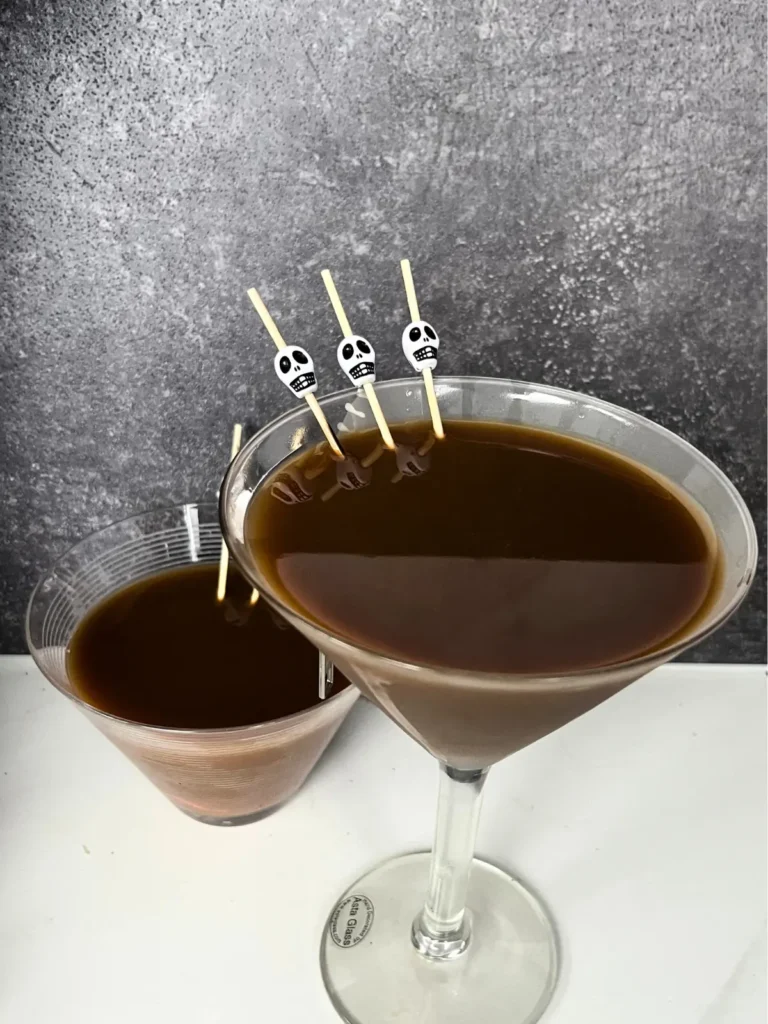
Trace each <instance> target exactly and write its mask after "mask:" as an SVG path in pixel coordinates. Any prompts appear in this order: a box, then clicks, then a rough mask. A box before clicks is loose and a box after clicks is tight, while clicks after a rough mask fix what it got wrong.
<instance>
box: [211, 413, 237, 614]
mask: <svg viewBox="0 0 768 1024" xmlns="http://www.w3.org/2000/svg"><path fill="white" fill-rule="evenodd" d="M242 439H243V424H242V423H236V424H235V425H234V427H233V428H232V450H231V452H230V455H229V461H230V462H231V461H232V459H234V457H235V456H236V455H237V453H238V452H239V451H240V443H241V441H242ZM228 569H229V548H228V547H227V545H226V542H225V541H224V538H223V537H222V539H221V554H220V555H219V580H218V583H217V585H216V600H217V601H223V600H224V595H225V594H226V592H227V571H228Z"/></svg>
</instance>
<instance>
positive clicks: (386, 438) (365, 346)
mask: <svg viewBox="0 0 768 1024" xmlns="http://www.w3.org/2000/svg"><path fill="white" fill-rule="evenodd" d="M321 276H322V278H323V283H324V284H325V287H326V290H327V292H328V298H329V299H330V300H331V305H332V306H333V311H334V313H335V314H336V319H337V320H338V321H339V327H341V333H342V334H343V335H344V337H343V338H342V339H341V341H340V342H339V346H338V348H337V349H336V356H337V358H338V360H339V365H340V366H341V368H342V370H343V371H344V373H346V375H347V377H348V378H349V379H350V381H351V382H352V383H353V384H355V385H356V386H357V387H362V389H363V391H364V392H365V397H366V398H367V399H368V402H369V403H370V406H371V412H372V413H373V418H374V419H375V420H376V426H377V427H378V428H379V433H380V434H381V439H382V441H383V442H384V444H385V445H386V446H387V448H389V449H390V450H391V451H394V450H395V442H394V439H393V437H392V433H391V431H390V429H389V425H388V424H387V421H386V419H385V418H384V413H383V412H382V408H381V405H380V404H379V399H378V397H377V395H376V392H375V390H374V387H373V382H374V381H375V380H376V354H375V352H374V351H373V346H372V345H371V343H370V342H369V341H366V340H365V338H361V337H360V336H359V335H358V334H353V333H352V328H351V327H350V326H349V320H348V319H347V314H346V313H345V312H344V307H343V306H342V304H341V299H340V298H339V293H338V291H337V290H336V285H335V284H334V283H333V278H332V277H331V272H330V270H324V271H323V272H322V275H321Z"/></svg>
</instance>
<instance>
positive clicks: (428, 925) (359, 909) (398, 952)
mask: <svg viewBox="0 0 768 1024" xmlns="http://www.w3.org/2000/svg"><path fill="white" fill-rule="evenodd" d="M376 391H377V394H378V396H379V400H380V402H381V405H382V408H383V410H384V414H385V416H386V418H387V420H388V422H389V423H390V425H391V426H396V425H397V424H403V423H407V422H413V421H414V420H423V421H428V419H429V412H428V407H427V404H426V396H425V395H424V392H423V388H422V385H421V382H420V381H418V380H412V379H411V380H398V381H391V382H388V383H386V384H380V385H377V388H376ZM437 391H438V397H439V402H440V409H441V412H442V416H443V419H444V421H446V422H447V423H450V421H451V420H481V421H486V422H497V423H498V422H501V423H514V424H520V425H523V426H529V427H536V428H540V429H544V430H551V431H554V432H557V433H559V434H561V435H562V434H564V435H568V436H571V437H575V438H580V439H583V440H585V441H588V442H591V443H593V444H595V443H596V444H598V445H602V446H604V447H606V448H608V449H610V450H612V451H614V452H617V453H619V454H621V455H623V456H626V457H628V458H630V459H632V460H634V462H635V463H638V464H639V465H640V466H642V467H644V468H645V469H646V470H649V471H651V472H652V473H654V474H656V475H660V476H661V477H663V478H664V479H665V480H666V481H667V482H668V483H669V484H670V485H671V487H672V488H673V489H674V488H676V489H677V490H678V491H679V492H681V495H682V496H683V497H685V499H686V500H687V501H688V502H689V503H694V504H695V505H697V506H698V509H699V511H700V513H701V515H702V518H703V521H704V522H706V523H707V526H708V528H709V527H711V531H712V536H713V539H714V541H715V542H716V544H717V547H718V556H719V560H720V566H721V574H720V582H719V590H718V592H717V593H716V595H715V597H714V599H713V600H711V601H710V603H709V604H708V606H707V607H706V612H705V614H703V616H700V617H699V618H698V619H696V620H694V625H693V626H692V627H691V629H690V631H689V632H688V633H683V635H682V636H680V635H677V636H676V637H675V638H674V639H673V640H672V641H671V642H670V643H669V644H668V645H667V646H666V647H663V648H661V649H657V650H654V651H653V653H651V654H647V655H645V656H643V657H635V658H632V659H631V660H627V661H625V662H622V663H619V664H612V665H610V666H608V667H603V668H598V669H592V670H589V671H587V672H585V671H580V672H578V673H571V674H561V675H558V676H547V677H544V676H522V675H498V674H495V675H493V674H489V673H481V672H476V673H473V672H468V671H466V670H463V671H453V670H451V669H450V668H443V667H441V668H436V667H434V666H432V667H430V666H429V665H421V664H412V663H407V662H404V661H398V660H397V659H396V658H393V657H391V656H389V655H387V654H384V653H383V652H381V651H376V650H375V649H371V648H370V647H366V646H362V645H358V644H355V643H352V642H350V641H349V639H345V638H344V637H342V636H340V635H336V634H334V633H333V632H332V631H330V630H328V629H326V628H323V627H322V626H321V625H319V624H318V623H317V622H316V621H313V620H310V619H309V618H306V617H304V616H303V615H301V614H299V613H298V612H297V611H296V610H295V609H294V608H292V607H291V606H290V604H288V603H286V601H285V600H284V596H283V595H281V594H280V593H278V592H277V591H276V590H275V589H274V587H273V586H272V584H271V583H270V580H269V578H268V576H266V575H265V574H264V572H263V567H262V566H261V565H260V563H259V552H258V551H253V550H251V549H250V548H249V546H248V543H247V526H246V512H247V509H248V506H249V503H250V501H251V499H252V497H253V495H254V494H255V493H256V491H257V490H258V488H259V487H260V486H261V485H262V483H263V482H264V480H265V478H267V477H268V476H269V474H270V473H272V471H273V470H274V469H275V467H276V466H278V465H279V464H281V463H283V462H284V461H285V460H286V459H288V458H289V457H290V456H292V455H294V454H296V453H299V452H302V451H304V450H307V449H310V448H314V447H315V446H316V445H318V444H320V443H322V441H323V438H322V434H321V433H320V430H319V428H318V426H317V424H316V423H315V420H314V418H313V417H312V415H311V413H310V412H309V410H308V409H305V408H303V407H302V408H299V409H297V410H295V411H294V412H291V413H289V414H287V415H285V416H282V417H281V418H279V419H277V420H275V421H274V422H273V423H271V424H270V425H269V426H267V427H265V428H264V429H263V430H261V431H260V432H259V433H258V434H256V435H255V436H254V437H253V438H252V439H251V440H250V442H249V443H248V444H247V445H246V446H245V447H244V448H243V450H242V451H241V452H240V454H239V455H238V456H237V457H236V459H235V461H234V462H233V464H232V466H231V467H230V469H229V472H228V474H227V476H226V479H225V481H224V484H223V486H222V491H221V508H220V512H221V519H222V527H223V531H224V536H225V537H226V539H227V543H228V545H229V547H230V550H231V551H232V554H233V556H234V558H235V559H236V561H237V563H238V565H239V567H240V569H241V570H242V571H243V572H244V573H245V574H246V575H247V576H248V577H249V579H250V580H251V582H252V583H253V584H254V585H255V586H256V587H258V588H259V590H260V591H261V593H262V594H263V596H264V597H265V598H266V599H267V600H268V601H270V602H272V603H273V604H274V605H275V606H276V607H277V608H279V609H280V611H281V612H282V613H283V614H284V615H285V616H286V617H287V618H288V619H289V620H290V621H291V622H292V623H293V624H294V625H295V626H296V627H297V628H298V629H299V630H301V631H302V632H303V633H304V634H305V635H306V636H307V637H309V639H310V640H312V641H313V642H314V643H315V644H316V645H317V647H318V648H320V650H322V651H323V652H324V653H325V654H326V655H327V656H328V657H329V658H330V659H331V660H332V661H333V662H334V663H335V664H336V665H338V667H339V668H340V669H341V670H342V671H343V672H344V674H345V675H346V676H347V677H348V678H349V679H351V680H353V681H354V682H355V683H356V684H357V685H358V687H359V688H360V689H361V690H362V692H363V693H364V694H366V695H367V696H368V697H369V698H370V699H371V700H373V701H374V702H375V703H376V704H378V706H379V707H380V708H382V710H383V711H385V712H386V714H388V715H389V716H390V718H392V719H393V720H394V721H395V722H396V723H397V724H398V725H399V726H400V727H401V728H403V729H404V730H405V731H406V732H408V733H409V734H410V735H411V736H413V737H414V739H416V740H417V741H418V742H419V743H421V744H422V745H423V746H424V747H426V749H427V750H429V751H430V752H431V753H432V754H433V755H434V756H435V757H436V758H437V760H438V762H439V764H440V780H441V781H440V796H439V804H438V813H437V826H436V831H435V841H434V848H433V851H432V853H431V855H430V854H427V853H422V854H410V855H407V856H403V857H398V858H395V859H394V860H390V861H387V862H386V863H384V864H382V865H380V866H379V867H377V868H374V869H373V870H372V871H370V872H368V873H367V874H366V875H364V876H363V877H362V878H360V879H358V880H357V881H356V882H355V883H354V885H352V886H351V887H350V889H349V890H348V891H347V892H346V893H345V894H344V895H343V896H342V897H341V899H340V901H339V902H338V903H337V905H336V907H335V908H334V909H333V911H332V912H331V915H330V917H329V920H328V924H327V926H326V929H325V931H324V933H323V936H322V942H321V966H322V971H323V976H324V979H325V983H326V987H327V989H328V992H329V995H330V997H331V999H332V1000H333V1003H334V1005H335V1007H336V1009H337V1010H338V1011H339V1013H340V1014H341V1016H342V1017H343V1018H344V1019H345V1020H347V1021H350V1022H353V1024H385V1022H392V1024H394V1022H398V1024H412V1022H417V1021H418V1022H420V1024H466V1022H468V1021H478V1022H479V1021H482V1022H483V1024H496V1022H499V1024H500V1022H502V1021H503V1022H505V1024H530V1022H532V1021H535V1020H537V1019H538V1017H539V1016H540V1015H541V1014H542V1012H543V1010H544V1009H545V1007H546V1005H547V1003H548V1002H549V1000H550V998H551V995H552V991H553V988H554V985H555V981H556V978H557V966H558V952H557V939H556V933H555V929H554V927H553V925H552V923H551V921H550V919H549V917H548V915H547V912H546V911H545V909H544V907H543V906H542V904H541V902H540V900H539V899H538V897H537V896H536V895H535V894H534V893H532V892H531V891H530V890H529V889H527V888H526V887H525V886H524V885H523V884H522V883H521V882H520V881H519V880H517V879H515V878H514V877H512V875H510V874H508V873H507V872H506V871H504V870H502V869H500V868H499V867H497V866H493V865H490V864H487V863H484V862H483V861H480V860H478V859H475V858H473V850H474V842H475V835H476V830H477V822H478V817H479V810H480V801H481V796H482V789H483V784H484V781H485V778H486V776H487V773H488V769H489V767H490V766H491V765H493V764H494V763H495V762H497V761H499V760H501V759H502V758H504V757H506V756H508V755H509V754H511V753H512V752H514V751H515V750H519V749H520V748H521V747H524V746H526V745H527V744H529V743H532V742H533V741H535V740H537V739H539V738H540V737H542V736H544V735H546V734H548V733H550V732H552V731H554V730H555V729H557V728H559V727H560V726H562V725H564V724H566V723H567V722H569V721H571V720H572V719H574V718H576V717H577V716H578V715H581V714H583V713H584V712H586V711H589V710H590V709H591V708H593V707H595V706H596V705H597V704H599V703H600V702H602V701H604V700H606V699H607V698H608V697H610V696H612V695H613V694H615V693H616V692H617V691H619V690H621V689H622V688H623V687H625V686H627V685H628V684H629V683H631V682H633V681H634V680H636V679H638V678H639V677H640V676H642V675H644V674H645V673H647V672H650V671H651V670H652V669H654V668H656V667H658V666H659V665H661V664H663V663H664V662H666V661H668V660H669V659H670V658H672V657H674V656H675V655H677V654H679V653H680V652H681V651H683V650H685V649H686V648H687V647H689V646H691V645H692V644H694V643H697V642H698V641H699V640H701V639H702V638H703V637H705V636H707V635H708V634H709V633H711V632H713V631H714V630H715V629H717V628H718V626H720V625H721V624H722V623H723V622H724V621H725V620H726V619H727V618H728V616H729V615H730V614H731V613H732V612H733V611H734V609H735V608H736V607H737V606H738V605H739V603H740V602H741V601H742V599H743V598H744V596H745V594H746V593H747V590H748V588H749V584H750V582H751V579H752V576H753V573H754V568H755V562H756V557H757V543H756V538H755V531H754V526H753V524H752V520H751V519H750V516H749V513H748V511H747V509H746V507H745V505H744V502H743V501H742V499H741V497H740V496H739V494H738V492H737V491H736V489H735V488H734V487H733V485H732V484H731V483H730V482H729V481H728V479H727V478H726V477H725V476H724V475H723V474H722V473H721V472H720V470H718V469H717V467H716V466H714V465H713V464H712V463H711V462H710V461H709V460H708V459H706V458H705V457H704V456H703V455H702V454H701V453H700V452H698V451H696V449H694V448H692V447H691V445H689V444H688V443H687V442H685V441H683V440H682V439H681V438H679V437H676V436H675V435H674V434H672V433H670V432H669V431H668V430H665V429H664V428H662V427H659V426H657V425H656V424H654V423H651V422H650V421H648V420H646V419H644V418H643V417H641V416H638V415H636V414H634V413H631V412H627V411H626V410H624V409H620V408H618V407H616V406H613V405H609V404H608V403H606V402H601V401H598V400H597V399H594V398H590V397H589V396H587V395H581V394H577V393H574V392H570V391H563V390H560V389H556V388H549V387H544V386H541V385H536V384H526V383H521V382H518V381H506V380H496V379H486V378H477V377H464V378H440V379H439V380H438V381H437ZM321 404H322V405H323V407H324V409H325V412H326V415H327V417H328V419H329V421H330V422H331V423H332V424H338V425H339V426H340V428H342V427H345V428H349V429H357V430H365V429H371V428H373V427H374V425H375V424H374V422H373V419H372V417H371V414H370V411H369V407H368V403H367V401H364V400H362V399H361V398H360V397H359V396H358V394H357V392H355V391H345V392H340V393H338V394H336V395H331V396H329V397H328V398H326V399H324V400H323V401H322V402H321ZM340 436H341V437H342V438H343V433H342V434H341V435H340Z"/></svg>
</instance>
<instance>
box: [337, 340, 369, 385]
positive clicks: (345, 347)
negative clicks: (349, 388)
mask: <svg viewBox="0 0 768 1024" xmlns="http://www.w3.org/2000/svg"><path fill="white" fill-rule="evenodd" d="M336 357H337V359H338V360H339V366H340V367H341V368H342V370H343V371H344V373H346V375H347V376H348V377H349V379H350V380H351V381H352V383H353V384H356V385H357V386H358V387H361V386H362V385H363V384H373V382H374V381H375V380H376V353H375V352H374V351H373V346H372V345H371V343H370V342H368V341H366V340H365V338H360V337H358V336H357V335H352V337H351V338H343V339H342V340H341V341H340V342H339V347H338V348H337V349H336Z"/></svg>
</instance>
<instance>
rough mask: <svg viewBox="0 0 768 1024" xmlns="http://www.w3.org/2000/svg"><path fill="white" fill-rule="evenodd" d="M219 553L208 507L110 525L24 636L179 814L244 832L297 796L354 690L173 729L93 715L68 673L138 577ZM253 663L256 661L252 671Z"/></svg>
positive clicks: (46, 595) (65, 570)
mask: <svg viewBox="0 0 768 1024" xmlns="http://www.w3.org/2000/svg"><path fill="white" fill-rule="evenodd" d="M220 550H221V530H220V527H219V522H218V515H217V509H216V506H215V505H194V504H188V505H178V506H175V507H172V508H165V509H161V510H159V511H156V512H144V513H142V514H140V515H137V516H133V517H132V518H130V519H125V520H123V521H122V522H119V523H114V524H113V525H112V526H108V527H106V528H105V529H103V530H99V531H98V532H97V533H94V534H92V535H91V536H90V537H88V538H86V539H85V540H83V541H81V542H80V543H79V544H77V545H75V547H73V548H72V549H71V550H70V551H68V552H67V553H66V554H65V555H64V556H63V557H62V558H61V559H60V560H59V561H58V562H57V563H56V564H55V565H54V567H53V568H52V569H51V571H50V572H49V573H47V574H46V575H45V576H44V577H43V579H42V580H41V581H40V582H39V583H38V585H37V586H36V587H35V589H34V591H33V593H32V597H31V599H30V602H29V606H28V609H27V618H26V632H27V644H28V646H29V650H30V653H31V654H32V657H33V658H34V659H35V662H36V663H37V665H38V667H39V668H40V670H41V671H42V672H43V674H44V675H45V676H46V677H47V678H48V679H49V680H50V682H51V683H53V685H54V686H55V687H56V689H57V690H59V691H60V692H61V693H63V694H64V695H65V696H66V697H68V698H69V699H70V700H71V701H73V703H74V704H76V705H77V707H78V708H79V709H80V710H81V711H82V712H83V714H85V715H86V717H87V718H89V719H90V720H91V721H92V722H93V724H94V725H95V726H96V727H97V729H99V730H100V731H101V732H103V733H104V735H105V736H106V737H107V738H108V739H110V740H111V741H112V742H113V743H114V744H115V746H116V747H118V748H119V749H120V750H122V752H123V753H124V754H125V755H126V756H127V757H129V758H130V759H131V761H133V763H134V764H135V765H136V766H137V767H138V768H139V769H140V770H141V771H142V772H143V773H144V774H145V775H146V776H147V778H149V779H151V781H152V782H154V784H155V785H156V786H157V788H158V789H159V790H160V791H161V792H162V793H164V794H165V796H167V797H168V799H169V800H170V801H171V802H172V803H174V804H175V805H176V807H178V808H179V810H181V811H184V813H185V814H188V815H190V816H191V817H193V818H196V819H197V820H198V821H203V822H206V823H207V824H211V825H241V824H247V823H249V822H252V821H256V820H258V819H259V818H261V817H263V816H265V815H267V814H269V813H271V812H272V811H274V810H275V809H276V808H277V807H279V806H280V805H281V804H282V803H284V802H285V801H286V800H288V799H289V798H290V797H291V796H293V795H294V793H295V792H296V791H297V790H298V789H299V787H300V786H301V784H302V783H303V782H304V780H305V779H306V777H307V775H308V774H309V773H310V771H311V770H312V769H313V768H314V766H315V765H316V764H317V761H318V760H319V758H320V756H321V754H322V753H323V751H324V750H325V748H326V747H327V745H328V743H329V742H330V741H331V739H332V738H333V735H334V733H335V732H336V730H337V729H338V728H339V726H340V725H341V723H342V721H343V720H344V718H345V717H346V715H347V713H348V712H349V710H350V708H351V707H352V705H353V704H354V702H355V700H356V699H357V696H358V692H357V690H356V689H355V687H353V686H348V687H346V689H344V690H341V691H340V692H339V693H337V694H335V695H334V696H332V697H330V698H328V699H327V700H325V701H321V702H320V703H319V704H316V705H314V706H313V707H311V708H308V709H307V710H305V711H301V712H298V713H297V714H294V715H288V716H286V717H285V718H279V719H276V720H274V721H271V722H264V723H262V724H260V725H249V726H237V727H234V728H228V729H172V728H165V727H160V726H149V725H141V724H139V723H136V722H130V721H127V720H126V719H123V718H118V717H116V716H115V715H110V714H107V713H106V712H103V711H99V710H96V709H95V708H92V707H91V706H90V705H89V704H87V703H86V702H85V701H83V700H82V699H81V698H80V697H79V696H78V695H77V694H76V693H74V692H73V690H72V685H71V683H70V680H69V677H68V676H67V666H66V655H67V647H68V645H69V641H70V639H71V637H72V634H73V632H74V630H75V628H76V626H77V624H78V623H79V622H80V620H81V619H82V618H83V616H84V615H85V613H86V612H87V611H88V610H89V608H91V607H92V606H93V605H94V604H96V603H97V602H99V601H101V600H103V599H104V598H105V597H106V596H107V595H108V594H111V593H112V592H113V591H115V590H118V589H120V588H121V587H124V586H127V585H128V584H129V583H133V582H134V581H135V580H138V579H142V578H143V577H146V576H152V575H155V574H156V573H159V572H163V571H166V570H169V569H175V568H180V567H183V566H185V565H192V564H201V563H205V562H213V563H216V562H218V560H219V553H220ZM258 655H259V652H258V651H254V660H255V661H258ZM211 682H212V684H215V680H212V681H211ZM266 682H267V684H271V683H273V682H279V681H273V680H267V681H266Z"/></svg>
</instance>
